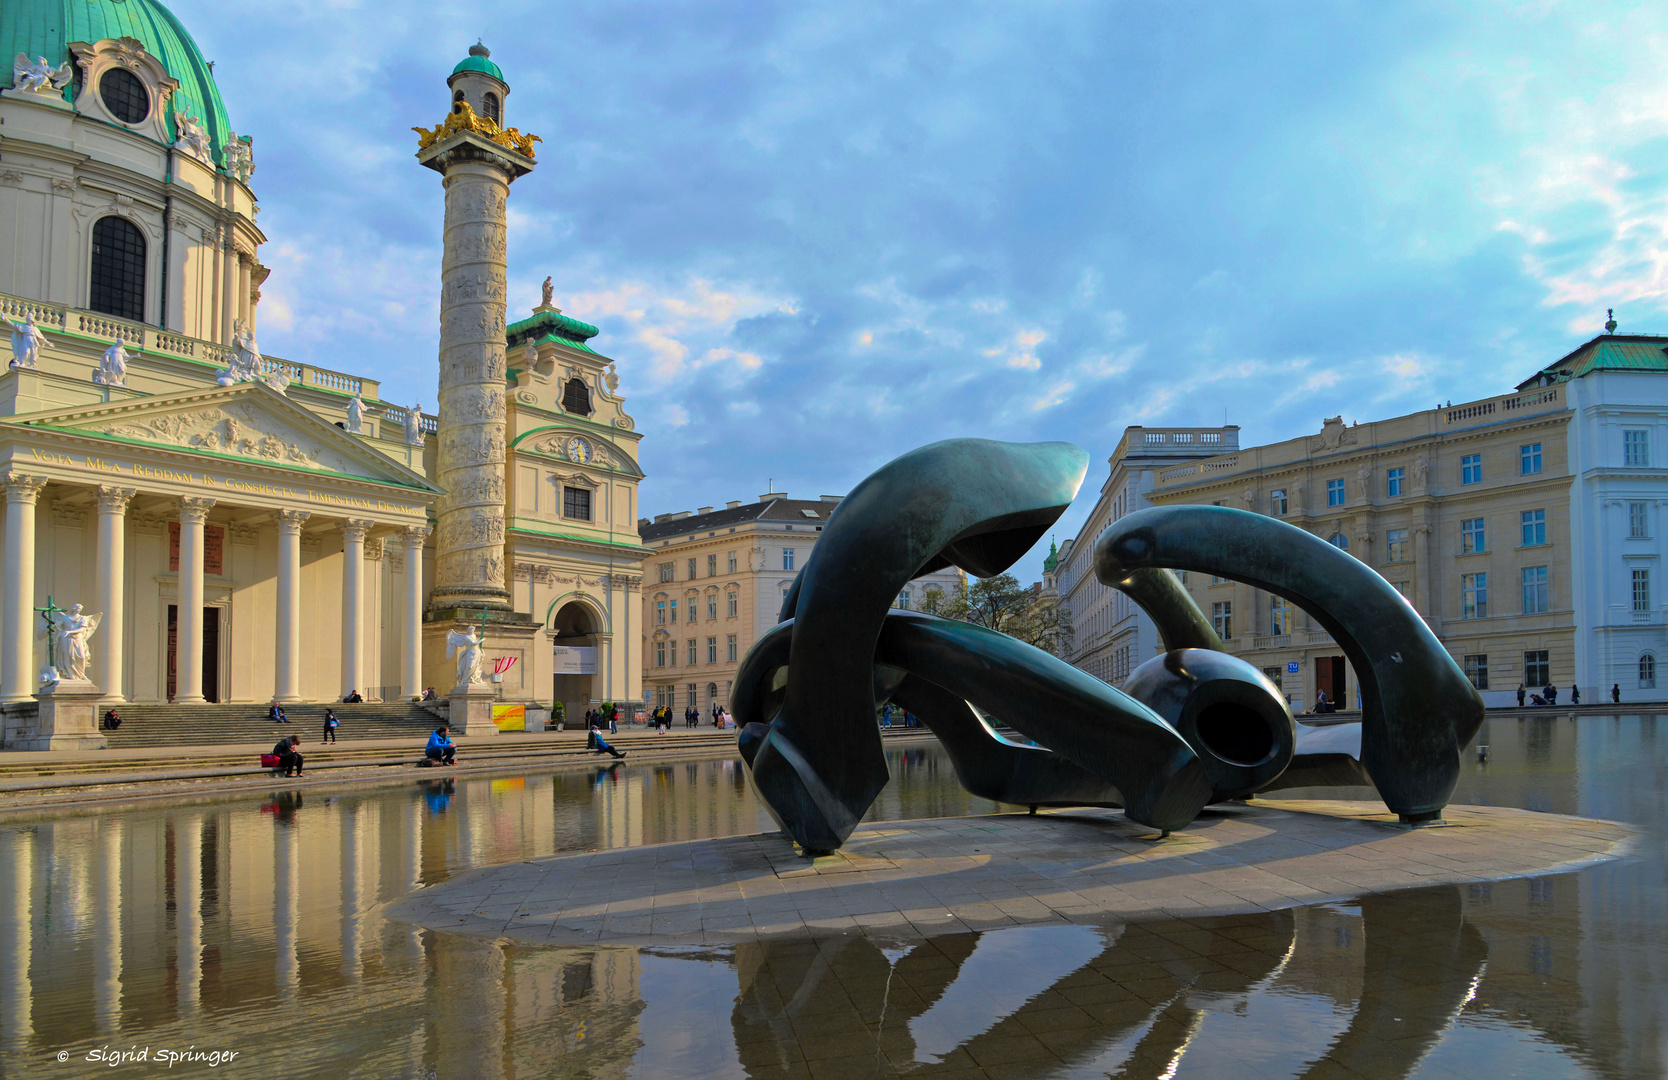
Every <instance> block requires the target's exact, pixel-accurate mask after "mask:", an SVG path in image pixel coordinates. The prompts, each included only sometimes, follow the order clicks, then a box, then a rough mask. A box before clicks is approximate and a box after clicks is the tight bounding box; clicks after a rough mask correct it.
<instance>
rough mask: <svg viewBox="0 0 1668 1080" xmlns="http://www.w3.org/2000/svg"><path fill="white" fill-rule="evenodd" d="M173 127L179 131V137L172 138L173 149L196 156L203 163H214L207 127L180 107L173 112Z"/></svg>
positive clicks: (209, 164) (210, 164)
mask: <svg viewBox="0 0 1668 1080" xmlns="http://www.w3.org/2000/svg"><path fill="white" fill-rule="evenodd" d="M174 128H175V129H176V130H177V131H178V132H179V138H177V139H175V140H174V149H175V150H178V151H180V152H181V153H183V154H188V155H190V156H191V157H194V158H196V159H197V160H198V161H200V162H202V163H203V164H204V165H208V166H211V167H212V166H213V165H214V155H213V152H212V151H211V149H210V147H209V135H208V129H207V128H205V127H203V122H202V121H201V120H199V119H197V118H196V117H195V116H193V115H192V114H191V113H188V112H186V111H184V110H183V109H182V110H180V111H178V112H176V113H174Z"/></svg>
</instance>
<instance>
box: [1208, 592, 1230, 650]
mask: <svg viewBox="0 0 1668 1080" xmlns="http://www.w3.org/2000/svg"><path fill="white" fill-rule="evenodd" d="M1210 625H1211V628H1212V629H1214V630H1215V631H1216V636H1217V637H1219V638H1221V639H1222V640H1223V641H1227V640H1228V639H1229V638H1231V637H1233V636H1234V605H1233V601H1231V600H1223V601H1220V602H1218V603H1215V604H1212V605H1211V606H1210Z"/></svg>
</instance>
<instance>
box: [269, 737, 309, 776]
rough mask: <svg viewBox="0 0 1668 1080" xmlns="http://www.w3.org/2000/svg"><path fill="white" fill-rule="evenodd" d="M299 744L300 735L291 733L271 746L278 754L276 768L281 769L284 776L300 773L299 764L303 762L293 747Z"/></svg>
mask: <svg viewBox="0 0 1668 1080" xmlns="http://www.w3.org/2000/svg"><path fill="white" fill-rule="evenodd" d="M300 745H301V736H299V735H291V736H289V737H288V738H285V739H279V740H278V745H276V746H274V747H273V748H272V752H273V753H274V754H277V755H278V768H279V769H280V770H282V772H283V774H284V775H285V776H290V775H295V776H300V775H301V766H302V765H303V764H304V762H303V759H302V757H301V755H300V754H298V753H296V749H295V748H296V747H298V746H300Z"/></svg>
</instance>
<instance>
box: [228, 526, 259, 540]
mask: <svg viewBox="0 0 1668 1080" xmlns="http://www.w3.org/2000/svg"><path fill="white" fill-rule="evenodd" d="M226 535H227V536H228V537H229V538H230V539H231V541H232V543H234V544H255V543H259V542H260V539H261V531H260V530H259V529H257V528H255V527H254V526H253V525H246V524H244V523H243V522H241V521H233V522H229V523H228V524H227V525H226Z"/></svg>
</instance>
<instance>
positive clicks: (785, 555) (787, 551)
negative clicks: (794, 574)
mask: <svg viewBox="0 0 1668 1080" xmlns="http://www.w3.org/2000/svg"><path fill="white" fill-rule="evenodd" d="M782 569H784V570H792V569H793V548H783V549H782Z"/></svg>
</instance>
